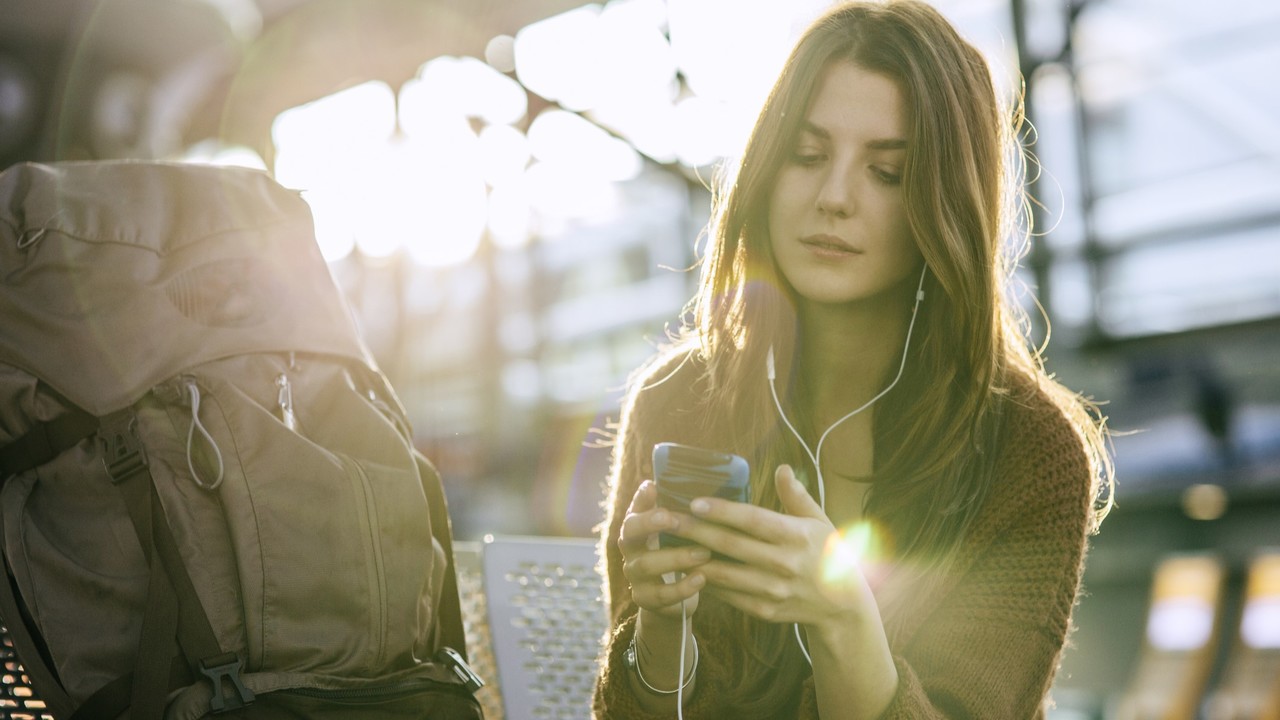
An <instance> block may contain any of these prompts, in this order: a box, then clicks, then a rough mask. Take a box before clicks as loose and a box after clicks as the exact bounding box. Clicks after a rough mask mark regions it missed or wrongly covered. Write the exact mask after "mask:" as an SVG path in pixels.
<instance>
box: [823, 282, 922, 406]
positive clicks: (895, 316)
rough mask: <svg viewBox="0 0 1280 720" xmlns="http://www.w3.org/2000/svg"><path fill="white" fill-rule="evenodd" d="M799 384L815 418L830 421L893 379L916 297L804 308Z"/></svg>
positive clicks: (893, 295) (891, 296)
mask: <svg viewBox="0 0 1280 720" xmlns="http://www.w3.org/2000/svg"><path fill="white" fill-rule="evenodd" d="M800 316H801V320H800V322H801V346H800V371H801V373H803V377H802V382H801V383H800V387H801V388H802V390H801V392H802V393H803V394H804V402H805V404H806V405H808V406H809V407H810V408H811V411H812V413H813V417H814V419H815V420H816V421H817V422H819V423H829V422H831V421H832V420H834V419H836V418H839V417H841V416H842V415H844V414H845V413H847V412H849V410H851V409H853V408H855V407H858V406H860V405H862V404H863V403H865V402H867V401H868V400H870V399H871V398H873V397H875V396H876V395H877V394H878V393H880V392H881V391H882V390H884V388H885V386H886V385H888V384H889V383H890V382H892V381H893V378H894V376H895V375H896V374H897V370H898V364H899V362H900V361H901V359H902V348H903V344H904V342H905V341H906V335H907V325H908V323H909V322H910V320H911V296H909V295H906V294H905V293H898V292H893V293H886V294H885V295H882V296H880V297H878V298H876V299H875V300H874V301H869V302H861V303H850V304H845V305H821V304H817V303H810V304H805V305H803V306H802V307H801V313H800Z"/></svg>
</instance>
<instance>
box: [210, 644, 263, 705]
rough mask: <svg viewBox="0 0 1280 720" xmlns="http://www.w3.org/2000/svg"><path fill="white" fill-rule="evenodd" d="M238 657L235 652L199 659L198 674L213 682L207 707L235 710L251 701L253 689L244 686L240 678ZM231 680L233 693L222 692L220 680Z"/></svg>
mask: <svg viewBox="0 0 1280 720" xmlns="http://www.w3.org/2000/svg"><path fill="white" fill-rule="evenodd" d="M241 667H242V666H241V663H240V658H239V657H237V656H236V654H235V653H223V654H221V655H215V656H213V657H208V658H204V659H203V660H201V661H200V674H202V675H204V676H205V677H207V678H209V682H210V683H212V684H213V697H212V698H210V699H209V709H210V710H212V711H213V712H215V713H222V712H226V711H228V710H237V709H239V708H242V707H244V706H246V705H248V704H250V703H252V702H253V697H254V696H253V691H252V690H250V689H249V688H247V687H245V686H244V681H243V680H242V679H241V678H240V670H241ZM224 678H225V679H226V680H228V681H230V682H231V687H232V689H233V690H235V695H234V696H233V695H230V694H224V691H223V686H222V681H223V679H224Z"/></svg>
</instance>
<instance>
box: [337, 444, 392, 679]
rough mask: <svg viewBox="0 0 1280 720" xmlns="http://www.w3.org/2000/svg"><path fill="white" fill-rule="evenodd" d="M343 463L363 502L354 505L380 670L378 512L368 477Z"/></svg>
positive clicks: (382, 613)
mask: <svg viewBox="0 0 1280 720" xmlns="http://www.w3.org/2000/svg"><path fill="white" fill-rule="evenodd" d="M343 462H344V463H346V464H347V466H348V467H350V468H351V469H354V470H355V472H354V473H351V476H352V477H353V481H352V482H353V484H355V485H356V488H355V489H356V492H357V493H358V494H359V495H361V496H362V497H363V499H364V502H363V503H357V504H356V506H357V512H358V513H359V515H360V520H361V521H362V523H363V525H364V529H365V531H366V532H367V533H368V543H367V544H366V547H367V548H368V550H369V554H370V555H371V556H372V558H371V559H372V561H373V562H372V563H370V565H371V567H370V568H369V571H370V574H371V575H372V577H370V578H369V583H370V592H371V593H372V594H373V595H374V597H373V598H371V600H372V601H373V602H372V605H373V607H372V608H371V609H372V611H373V613H374V618H373V620H374V631H375V632H376V633H377V634H376V637H377V643H376V645H375V651H374V663H375V665H376V666H379V667H380V666H381V665H382V662H383V657H382V655H383V653H384V651H385V648H386V638H387V600H386V596H387V588H386V568H385V567H384V566H383V559H382V538H381V537H380V536H379V533H378V521H377V519H378V509H377V504H376V503H375V500H374V495H373V487H372V483H370V481H369V475H368V474H367V473H365V471H364V468H363V467H361V466H360V463H357V462H356V461H354V460H352V459H351V458H349V457H346V456H343Z"/></svg>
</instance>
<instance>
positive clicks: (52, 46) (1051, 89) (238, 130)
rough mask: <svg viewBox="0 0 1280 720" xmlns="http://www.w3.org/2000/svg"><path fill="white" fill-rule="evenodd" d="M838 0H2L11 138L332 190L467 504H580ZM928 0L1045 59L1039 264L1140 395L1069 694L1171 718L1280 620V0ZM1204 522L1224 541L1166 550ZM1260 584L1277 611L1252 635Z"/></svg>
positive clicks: (1074, 334) (1064, 680)
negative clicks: (746, 166)
mask: <svg viewBox="0 0 1280 720" xmlns="http://www.w3.org/2000/svg"><path fill="white" fill-rule="evenodd" d="M828 4H829V2H828V1H827V0H787V1H785V2H784V1H783V0H754V1H750V2H748V1H747V0H665V1H664V0H609V1H608V2H601V3H596V4H584V3H582V2H581V1H580V0H521V1H520V2H506V1H504V0H360V1H359V2H345V1H343V0H0V167H4V166H7V165H9V164H11V163H14V162H18V161H22V160H40V161H50V160H72V159H104V158H165V159H172V160H182V161H189V162H212V163H226V164H243V165H249V166H254V167H260V168H262V169H265V170H268V171H269V172H272V173H273V174H274V175H275V176H276V178H277V179H279V180H280V181H281V182H282V183H284V184H285V185H287V186H290V187H294V188H298V189H300V190H302V191H303V192H304V197H306V198H307V200H308V202H310V204H311V206H312V208H313V211H314V214H315V218H316V226H317V235H318V238H319V240H320V242H321V244H322V247H323V249H324V252H325V255H326V257H327V258H328V259H329V260H330V263H331V268H332V271H333V273H334V276H335V278H336V279H337V280H338V282H339V284H340V286H341V287H342V288H343V289H344V290H345V291H346V293H347V295H348V297H349V299H350V302H351V304H352V307H353V309H354V311H355V313H356V315H357V318H358V320H359V322H360V324H361V326H362V329H363V331H364V333H365V337H366V339H367V341H368V342H369V345H370V347H371V349H372V350H373V352H374V354H375V356H376V357H377V359H378V361H379V362H380V363H381V365H382V367H383V369H384V370H385V371H386V372H387V374H388V375H389V377H390V378H391V380H392V382H393V383H394V384H395V386H396V387H397V388H398V389H399V392H400V394H401V396H402V398H403V400H404V401H405V404H406V406H407V408H408V410H409V413H410V415H411V418H412V420H413V422H414V428H415V433H416V439H417V442H418V444H419V446H420V448H421V449H422V450H424V451H425V452H426V453H427V454H428V455H429V456H430V457H431V458H433V460H434V461H435V462H436V463H437V465H438V466H439V468H440V469H441V471H442V473H443V475H444V478H445V481H446V485H447V490H448V494H449V498H450V502H451V509H452V511H453V515H454V518H455V534H456V535H458V536H459V537H460V538H464V539H474V538H478V537H480V536H482V535H485V534H536V535H568V536H586V535H589V534H591V529H592V527H593V525H594V524H595V523H596V522H598V521H599V520H600V518H601V516H602V513H601V509H600V501H601V499H602V483H603V480H604V475H605V471H606V467H607V463H608V454H609V448H608V443H609V438H610V433H611V429H612V425H611V423H612V421H613V420H615V419H616V417H617V410H618V407H617V404H618V399H619V397H620V393H621V389H622V387H623V384H624V382H625V380H626V377H627V374H628V372H629V371H630V370H632V369H633V368H635V367H636V366H637V365H639V364H640V363H641V362H642V361H643V360H644V359H645V358H646V357H647V356H649V355H650V354H651V352H652V351H653V349H654V347H655V346H656V345H657V344H659V343H661V342H662V341H663V340H664V338H665V337H666V336H667V333H668V331H669V330H670V329H672V328H673V327H676V326H678V324H679V322H680V318H681V312H682V308H683V306H684V303H685V302H686V301H687V300H688V299H689V297H690V296H691V293H692V290H693V286H694V283H695V281H696V270H693V269H691V268H693V265H694V262H695V258H696V251H697V248H698V243H699V239H700V233H701V231H702V229H703V226H704V224H705V222H706V219H707V213H708V202H709V199H710V195H709V193H708V191H707V185H708V183H709V180H710V178H711V177H712V176H713V174H714V172H715V167H716V163H717V162H718V161H719V160H720V159H721V158H723V157H725V156H728V155H732V154H733V153H734V151H735V149H736V148H737V147H739V146H740V145H741V143H742V142H743V141H744V139H745V132H746V131H747V129H748V128H749V126H750V123H751V121H752V120H753V118H754V113H755V111H756V110H757V109H758V107H759V104H760V102H761V100H762V99H763V93H764V92H765V91H766V90H767V88H768V84H769V82H770V81H771V79H772V78H773V77H774V75H775V73H776V71H777V69H778V68H779V67H780V65H781V62H782V59H783V57H784V56H785V53H786V52H787V50H788V49H789V46H790V44H791V43H792V42H793V41H794V39H795V37H796V36H797V34H798V32H799V31H800V29H801V28H802V27H803V26H804V25H805V24H806V23H807V22H808V21H809V20H810V19H811V18H812V17H813V16H814V15H816V14H817V13H819V12H820V11H821V10H822V9H823V8H825V7H826V6H827V5H828ZM935 5H937V6H938V7H939V8H940V9H941V10H943V12H945V13H946V14H947V15H948V16H949V17H951V19H952V20H953V21H954V22H955V23H956V24H957V25H958V26H959V27H960V28H961V29H962V30H963V31H964V32H965V34H966V35H967V36H968V37H969V38H970V39H971V40H972V41H973V42H975V43H976V44H978V45H979V46H980V47H981V48H982V49H983V50H984V51H985V52H986V53H987V55H988V57H989V59H990V60H991V61H992V63H993V65H994V67H995V68H996V70H997V73H996V74H997V79H998V80H999V81H1000V82H1001V83H1002V87H1003V89H1004V91H1005V92H1006V93H1007V94H1010V95H1012V94H1013V93H1015V92H1017V91H1018V89H1019V88H1020V84H1019V82H1020V81H1019V79H1018V78H1019V77H1020V76H1021V77H1023V78H1025V90H1026V95H1025V97H1026V101H1027V105H1028V109H1029V113H1030V116H1031V119H1032V121H1033V122H1034V124H1035V128H1036V131H1035V132H1034V133H1031V134H1029V135H1028V137H1027V141H1028V143H1029V144H1031V147H1032V150H1033V152H1034V153H1035V154H1036V156H1037V157H1038V158H1039V160H1040V162H1041V165H1042V167H1041V168H1040V169H1039V170H1040V171H1039V172H1035V173H1033V174H1032V175H1031V176H1030V177H1029V178H1028V182H1029V184H1030V186H1031V190H1032V192H1033V193H1034V195H1035V196H1036V197H1037V198H1039V199H1040V201H1041V202H1042V206H1041V207H1039V208H1038V209H1037V211H1036V215H1037V217H1036V223H1037V225H1036V227H1037V231H1038V233H1037V236H1036V237H1035V240H1034V243H1033V246H1032V248H1031V251H1030V253H1029V254H1028V256H1027V258H1026V262H1025V263H1024V267H1023V269H1022V271H1021V277H1022V279H1023V280H1024V281H1025V290H1024V292H1023V293H1022V294H1021V296H1020V297H1021V300H1022V301H1023V302H1024V303H1025V304H1026V306H1027V307H1028V308H1030V309H1032V316H1033V317H1034V318H1039V317H1040V316H1039V314H1038V313H1039V311H1038V310H1035V305H1036V303H1037V302H1038V303H1039V305H1041V306H1043V308H1044V313H1045V316H1046V317H1047V318H1048V319H1049V320H1050V321H1051V326H1052V337H1051V342H1050V344H1049V351H1048V354H1049V360H1050V369H1051V370H1053V371H1054V372H1056V373H1058V375H1059V376H1060V377H1061V378H1062V379H1063V380H1064V381H1065V382H1066V383H1067V384H1068V385H1070V386H1072V387H1074V388H1078V389H1081V390H1083V391H1084V392H1085V393H1086V394H1088V395H1091V396H1093V397H1094V398H1096V399H1099V400H1103V401H1106V402H1108V403H1109V404H1108V405H1107V406H1106V411H1107V412H1108V413H1109V414H1110V416H1111V425H1112V427H1113V429H1114V430H1116V431H1117V437H1116V438H1115V456H1116V465H1117V470H1118V477H1119V486H1118V490H1117V495H1116V499H1117V504H1118V507H1117V509H1116V510H1115V512H1114V513H1113V514H1112V517H1111V518H1110V519H1109V520H1108V521H1107V522H1106V524H1105V525H1104V527H1103V530H1102V532H1101V534H1100V535H1098V536H1097V537H1096V538H1095V539H1094V542H1093V547H1092V551H1091V556H1090V564H1089V566H1088V570H1087V574H1086V591H1087V595H1086V597H1085V598H1084V599H1083V601H1082V602H1081V606H1080V608H1079V612H1078V613H1077V621H1076V622H1077V626H1078V628H1079V629H1078V631H1077V632H1076V633H1075V635H1074V636H1073V645H1074V647H1073V648H1072V649H1071V650H1070V651H1069V652H1068V654H1067V656H1066V659H1065V661H1064V665H1063V668H1062V672H1061V673H1060V675H1059V678H1058V685H1057V688H1056V690H1055V697H1056V698H1057V700H1058V706H1059V708H1058V710H1057V711H1056V712H1057V714H1058V717H1060V718H1068V717H1081V718H1091V717H1103V716H1105V717H1139V716H1143V717H1145V716H1150V717H1157V716H1163V715H1158V714H1151V713H1148V715H1142V714H1141V713H1137V714H1134V712H1136V711H1130V710H1126V709H1125V700H1124V698H1125V697H1131V696H1133V695H1134V694H1135V692H1136V691H1135V687H1136V685H1138V684H1141V683H1142V682H1147V681H1145V680H1141V678H1142V677H1145V676H1144V675H1143V673H1144V672H1145V673H1147V674H1152V673H1154V675H1155V676H1161V677H1164V678H1165V679H1169V678H1173V679H1175V680H1176V679H1178V678H1184V675H1179V674H1178V673H1180V672H1181V673H1190V674H1187V675H1185V678H1184V681H1180V682H1183V684H1184V685H1185V684H1190V685H1191V686H1193V687H1195V686H1196V683H1201V684H1202V685H1203V688H1206V689H1208V690H1210V691H1211V690H1212V689H1214V688H1220V687H1226V685H1227V683H1226V678H1227V675H1228V674H1229V670H1228V669H1227V668H1228V666H1229V665H1230V663H1231V658H1232V657H1233V655H1237V654H1239V653H1241V652H1244V650H1242V648H1245V649H1250V648H1251V649H1252V650H1258V651H1265V652H1270V651H1273V650H1275V649H1276V648H1278V647H1280V630H1275V628H1280V619H1278V617H1277V616H1280V580H1277V581H1276V582H1275V584H1273V585H1267V584H1266V583H1262V584H1260V585H1259V584H1256V583H1255V584H1254V585H1251V584H1250V580H1249V576H1248V572H1249V570H1250V568H1252V567H1255V566H1256V563H1255V560H1256V558H1258V557H1259V555H1260V553H1265V552H1266V551H1267V550H1268V549H1269V548H1274V547H1280V362H1278V361H1277V358H1280V333H1278V332H1277V330H1278V329H1280V83H1277V81H1276V79H1275V78H1276V74H1277V71H1280V40H1277V38H1280V3H1276V2H1275V0H1219V1H1218V2H1215V3H1203V2H1193V1H1192V0H935ZM1045 327H1046V326H1045V324H1044V323H1043V322H1039V321H1037V332H1038V333H1039V334H1040V336H1041V337H1042V338H1043V337H1044V335H1045V334H1046V333H1045ZM1184 556H1186V557H1193V558H1199V557H1208V558H1211V559H1212V560H1213V562H1214V563H1216V565H1215V567H1217V568H1219V569H1220V571H1221V572H1220V574H1219V575H1212V574H1210V575H1205V576H1204V577H1208V578H1210V579H1208V580H1204V579H1199V580H1196V579H1194V578H1193V580H1186V581H1185V582H1183V581H1178V582H1174V581H1172V580H1170V581H1168V583H1166V584H1165V585H1162V584H1160V582H1158V578H1157V576H1158V574H1159V573H1158V572H1157V571H1158V570H1159V569H1160V568H1161V567H1165V566H1163V565H1162V564H1161V563H1162V562H1163V561H1165V560H1167V559H1169V558H1171V557H1172V558H1180V557H1184ZM1251 563H1254V564H1251ZM1169 572H1171V573H1172V572H1174V571H1173V570H1170V571H1169ZM1178 572H1182V571H1181V570H1179V571H1178ZM1187 572H1191V571H1187ZM1169 577H1174V576H1173V575H1170V576H1169ZM1177 577H1181V578H1184V580H1185V578H1187V577H1192V575H1187V574H1185V573H1184V574H1183V575H1178V576H1177ZM1195 577H1200V576H1195ZM1258 582H1261V581H1258ZM1179 583H1181V584H1179ZM1188 583H1189V585H1188ZM1184 586H1185V587H1191V586H1194V588H1198V589H1196V590H1195V592H1190V591H1185V592H1184V590H1185V587H1184ZM1206 587H1209V588H1210V590H1208V591H1204V592H1201V591H1202V590H1204V588H1206ZM1170 588H1172V589H1170ZM1180 588H1181V589H1180ZM1259 588H1261V589H1259ZM1180 593H1181V594H1180ZM1197 593H1200V594H1197ZM1268 593H1270V594H1268ZM1258 598H1261V600H1260V601H1259V602H1262V604H1261V605H1257V604H1256V603H1255V605H1252V606H1251V605H1249V602H1246V601H1248V600H1258ZM1171 599H1172V600H1171ZM1166 601H1170V602H1172V603H1173V604H1169V602H1166ZM1162 603H1163V604H1162ZM1268 603H1269V604H1268ZM1248 607H1262V608H1263V609H1264V610H1267V608H1270V609H1269V610H1267V612H1266V613H1263V614H1262V615H1258V616H1257V617H1262V618H1263V620H1262V621H1256V619H1255V621H1252V622H1254V625H1257V623H1258V622H1261V623H1262V625H1260V627H1263V628H1264V631H1263V632H1262V634H1261V635H1256V636H1254V635H1250V636H1249V637H1251V638H1254V639H1253V640H1249V641H1248V642H1245V641H1244V640H1242V639H1241V638H1242V637H1243V636H1241V635H1240V634H1239V633H1237V632H1236V628H1237V627H1239V626H1241V625H1242V624H1243V622H1242V619H1243V618H1244V617H1245V615H1247V614H1248V613H1247V612H1246V610H1247V608H1248ZM1169 608H1173V609H1172V610H1169ZM1166 610H1167V612H1166ZM1162 613H1163V614H1162ZM1268 613H1269V614H1268ZM1251 617H1252V616H1251ZM1206 623H1208V624H1207V625H1206ZM1266 628H1271V629H1272V630H1265V629H1266ZM1267 632H1270V633H1271V634H1270V635H1268V634H1267ZM1257 638H1262V639H1260V640H1259V639H1257ZM1267 638H1270V639H1267ZM1219 640H1220V641H1219ZM1193 650H1194V651H1198V652H1199V653H1200V655H1199V656H1196V657H1199V658H1200V659H1199V660H1195V658H1193V657H1192V655H1194V654H1195V653H1193V652H1192V651H1193ZM1153 658H1155V659H1153ZM1168 658H1174V659H1175V660H1179V659H1180V660H1179V662H1182V664H1181V665H1178V664H1177V663H1175V662H1174V661H1173V660H1169V659H1168ZM1157 660H1159V661H1160V662H1165V663H1166V665H1164V666H1159V667H1160V668H1163V669H1162V670H1159V671H1155V670H1150V669H1147V670H1143V669H1142V668H1143V667H1144V664H1145V665H1146V666H1149V667H1157V666H1155V665H1151V663H1154V662H1157ZM1193 660H1194V662H1193ZM1188 663H1190V664H1188ZM1195 663H1199V665H1195ZM1166 666H1167V667H1166ZM1175 666H1176V667H1178V668H1182V669H1181V670H1171V669H1169V668H1174V667H1175ZM1193 666H1194V667H1193ZM1188 668H1190V669H1188ZM1197 673H1198V674H1197ZM1277 676H1278V677H1280V671H1277ZM1197 678H1198V679H1197ZM1206 698H1207V699H1206ZM1211 699H1212V693H1211V692H1209V693H1202V694H1200V695H1198V696H1197V699H1196V700H1194V701H1193V702H1192V704H1193V705H1194V707H1196V708H1198V711H1197V712H1200V713H1201V714H1205V713H1209V712H1210V711H1211V710H1212V708H1213V707H1219V706H1221V705H1222V703H1218V705H1214V704H1213V702H1210V700H1211ZM1213 712H1215V713H1218V714H1217V715H1213V716H1214V717H1232V715H1229V714H1222V713H1223V712H1226V711H1220V710H1213ZM1126 713H1128V714H1126ZM1174 716H1175V715H1168V717H1174ZM1240 717H1244V715H1240Z"/></svg>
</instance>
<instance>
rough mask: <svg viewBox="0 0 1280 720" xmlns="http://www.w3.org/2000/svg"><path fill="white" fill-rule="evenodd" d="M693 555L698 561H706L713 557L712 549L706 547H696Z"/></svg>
mask: <svg viewBox="0 0 1280 720" xmlns="http://www.w3.org/2000/svg"><path fill="white" fill-rule="evenodd" d="M691 555H692V556H693V559H694V560H695V561H697V562H706V561H708V560H710V559H711V551H710V550H708V549H706V548H696V549H694V550H693V552H692V553H691Z"/></svg>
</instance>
